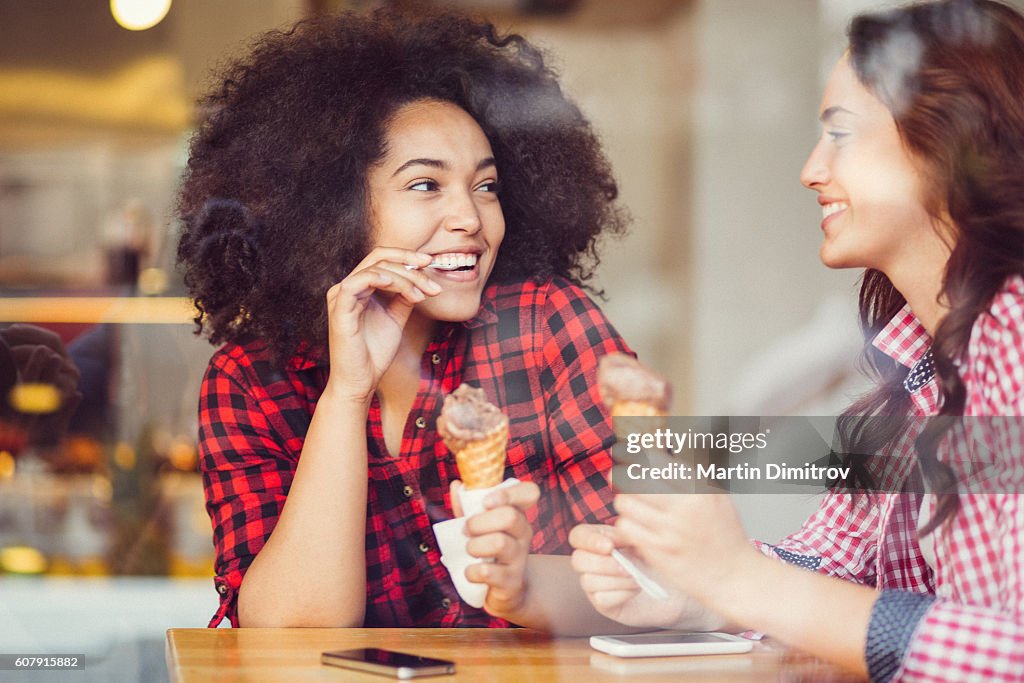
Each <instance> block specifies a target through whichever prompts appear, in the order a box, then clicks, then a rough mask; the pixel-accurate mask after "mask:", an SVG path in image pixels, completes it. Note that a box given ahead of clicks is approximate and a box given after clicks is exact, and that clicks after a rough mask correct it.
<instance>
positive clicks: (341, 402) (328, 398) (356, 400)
mask: <svg viewBox="0 0 1024 683" xmlns="http://www.w3.org/2000/svg"><path fill="white" fill-rule="evenodd" d="M373 394H374V390H373V389H356V388H352V387H346V386H342V385H340V383H338V382H331V381H330V379H328V380H327V386H325V387H324V391H323V393H322V394H320V399H319V400H318V401H317V408H320V407H321V406H324V407H327V408H330V409H332V410H333V409H337V410H345V409H350V410H351V409H356V410H360V411H361V412H364V413H365V412H369V410H370V403H371V402H372V401H373Z"/></svg>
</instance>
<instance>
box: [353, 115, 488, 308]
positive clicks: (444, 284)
mask: <svg viewBox="0 0 1024 683" xmlns="http://www.w3.org/2000/svg"><path fill="white" fill-rule="evenodd" d="M386 142H387V148H386V152H385V154H384V157H383V159H381V161H380V162H379V163H377V164H376V165H375V166H374V167H372V168H371V169H370V170H369V172H368V175H367V186H368V189H369V199H370V215H371V221H372V241H373V245H374V246H382V247H400V248H404V249H412V250H415V251H420V252H426V253H428V254H433V255H434V261H433V263H431V265H430V266H429V267H427V268H425V269H424V272H425V273H426V274H427V276H428V277H430V279H431V280H433V281H434V282H436V283H437V284H439V285H440V286H441V289H442V291H441V293H440V294H438V295H437V296H436V297H432V298H429V299H427V300H426V301H424V302H422V303H420V304H418V305H417V306H416V309H415V314H416V315H420V316H424V317H426V318H429V319H432V320H443V321H451V322H462V321H465V320H469V319H470V318H472V317H473V316H475V315H476V313H477V311H478V310H479V308H480V294H481V292H482V291H483V288H484V285H485V284H486V282H487V278H488V277H489V276H490V274H491V271H492V270H493V269H494V262H495V259H496V258H497V256H498V247H499V246H501V240H502V238H503V237H504V236H505V217H504V215H503V214H502V212H501V205H500V204H499V202H498V195H497V189H498V187H497V184H498V172H497V168H496V166H495V163H494V157H493V154H492V152H491V145H490V143H489V142H488V141H487V137H486V136H485V135H484V132H483V130H481V128H480V126H479V125H478V124H477V122H476V121H474V120H473V118H472V117H471V116H470V115H469V114H467V113H466V112H465V111H464V110H463V109H461V108H460V107H458V106H456V105H454V104H451V103H450V102H439V101H435V100H419V101H416V102H413V103H411V104H408V105H405V106H403V107H401V108H400V109H399V110H398V111H397V112H396V113H395V115H394V116H393V117H392V119H391V121H390V123H389V125H388V128H387V133H386Z"/></svg>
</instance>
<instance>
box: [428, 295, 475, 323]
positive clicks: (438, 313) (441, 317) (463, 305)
mask: <svg viewBox="0 0 1024 683" xmlns="http://www.w3.org/2000/svg"><path fill="white" fill-rule="evenodd" d="M441 296H442V297H443V296H444V294H441ZM452 299H454V300H452ZM452 299H449V300H443V299H442V300H433V301H429V302H425V303H426V304H428V305H425V306H421V308H420V311H421V312H422V313H423V314H424V315H426V316H428V317H430V318H433V319H434V320H438V321H440V322H446V323H464V322H466V321H467V320H471V319H473V318H474V317H475V316H476V314H477V313H479V312H480V296H479V295H477V296H475V297H466V296H460V297H457V298H455V297H453V298H452Z"/></svg>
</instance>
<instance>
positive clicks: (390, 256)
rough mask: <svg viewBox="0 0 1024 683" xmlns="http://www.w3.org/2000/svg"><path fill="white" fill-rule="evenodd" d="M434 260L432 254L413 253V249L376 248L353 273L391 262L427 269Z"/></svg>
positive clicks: (357, 265)
mask: <svg viewBox="0 0 1024 683" xmlns="http://www.w3.org/2000/svg"><path fill="white" fill-rule="evenodd" d="M433 260H434V257H433V256H432V255H431V254H427V253H424V252H422V251H413V250H412V249H401V248H398V247H374V248H373V249H371V250H370V253H369V254H367V255H366V257H365V258H364V259H363V260H362V261H360V262H359V263H358V264H356V267H355V268H353V269H352V272H353V273H358V272H359V271H361V270H363V269H364V268H369V267H370V266H373V265H376V264H378V263H381V262H382V261H390V262H392V263H395V264H398V265H399V266H402V267H405V266H407V265H408V266H416V268H426V267H427V266H429V265H430V262H431V261H433Z"/></svg>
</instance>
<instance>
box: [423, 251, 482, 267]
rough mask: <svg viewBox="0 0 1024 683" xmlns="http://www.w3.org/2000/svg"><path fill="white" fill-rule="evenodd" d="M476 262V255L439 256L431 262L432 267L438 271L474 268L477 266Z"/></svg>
mask: <svg viewBox="0 0 1024 683" xmlns="http://www.w3.org/2000/svg"><path fill="white" fill-rule="evenodd" d="M476 261H477V255H476V254H438V255H437V256H435V257H434V260H433V261H431V262H430V267H431V268H436V269H437V270H457V269H459V268H467V267H468V268H472V267H473V266H475V265H476Z"/></svg>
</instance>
